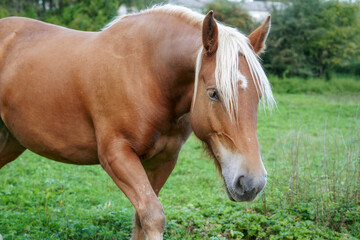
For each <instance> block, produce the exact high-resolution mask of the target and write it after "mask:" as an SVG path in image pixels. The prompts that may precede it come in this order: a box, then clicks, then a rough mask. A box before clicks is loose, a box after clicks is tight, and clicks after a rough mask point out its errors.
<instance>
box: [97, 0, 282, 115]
mask: <svg viewBox="0 0 360 240" xmlns="http://www.w3.org/2000/svg"><path fill="white" fill-rule="evenodd" d="M154 13H164V14H169V15H172V16H175V17H178V18H181V19H183V20H184V21H186V22H188V23H189V24H192V25H194V26H197V27H199V28H200V29H201V28H202V22H203V20H204V17H205V16H204V15H202V14H199V13H196V12H194V11H192V10H190V9H188V8H185V7H180V6H175V5H170V4H166V5H163V6H155V7H152V8H150V9H147V10H144V11H141V12H139V13H134V14H130V15H125V16H118V17H116V18H115V19H114V20H113V21H112V22H110V23H109V24H107V25H106V26H105V27H104V29H107V28H110V27H111V26H113V25H114V24H116V23H117V22H118V21H120V20H121V19H123V18H125V17H127V16H132V15H139V14H154ZM217 24H218V30H219V35H218V36H219V39H218V48H217V51H216V67H215V73H214V74H215V80H216V86H217V88H218V91H219V92H220V94H221V97H222V101H223V103H224V106H225V108H226V110H227V112H228V113H229V115H230V117H231V119H232V120H235V119H236V118H237V114H238V113H237V109H238V94H239V91H238V84H240V87H242V88H244V89H246V87H247V85H248V84H247V79H246V78H245V76H244V75H243V74H242V73H240V72H239V70H238V66H239V53H240V54H242V55H244V56H245V59H246V62H247V63H248V65H249V69H250V73H251V76H252V79H253V81H254V85H255V87H256V91H257V93H258V96H259V98H261V103H262V104H263V105H265V106H266V107H269V108H270V109H271V108H272V107H273V106H275V105H276V102H275V99H274V97H273V94H272V91H271V87H270V83H269V80H268V78H267V77H266V74H265V72H264V70H263V68H262V66H261V64H260V61H259V57H258V55H257V54H255V52H254V50H253V49H252V48H251V47H250V42H249V39H248V38H247V37H246V36H245V35H243V34H242V33H240V32H239V31H238V30H237V29H235V28H231V27H227V26H225V25H223V24H221V23H217ZM202 56H203V54H202V48H201V49H200V50H199V52H198V56H197V60H196V70H195V90H194V93H196V92H197V86H198V82H199V72H200V69H201V64H202ZM195 96H196V94H194V98H193V104H194V103H195V100H196V99H195Z"/></svg>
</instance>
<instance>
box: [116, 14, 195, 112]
mask: <svg viewBox="0 0 360 240" xmlns="http://www.w3.org/2000/svg"><path fill="white" fill-rule="evenodd" d="M122 21H126V22H129V24H130V26H131V29H130V30H129V31H130V32H129V34H134V36H135V35H136V36H140V38H142V40H141V41H144V43H146V45H145V47H146V48H149V52H150V54H149V56H150V61H149V62H150V64H151V68H152V71H153V72H155V73H156V81H159V82H158V83H159V86H160V87H161V88H162V92H163V94H164V96H165V97H166V98H167V99H168V101H169V103H170V104H171V105H172V106H171V107H172V109H173V111H174V113H173V114H174V115H176V116H181V115H183V114H184V113H187V112H189V111H190V106H191V101H192V95H193V89H194V79H195V64H196V57H197V54H198V51H199V49H200V47H201V29H200V28H199V26H196V25H191V24H189V23H187V22H186V21H183V20H181V19H179V18H178V17H175V16H169V15H165V14H158V15H156V14H144V15H139V16H136V15H135V16H128V17H126V18H124V19H123V20H122ZM113 27H114V30H115V29H116V26H115V25H114V26H113Z"/></svg>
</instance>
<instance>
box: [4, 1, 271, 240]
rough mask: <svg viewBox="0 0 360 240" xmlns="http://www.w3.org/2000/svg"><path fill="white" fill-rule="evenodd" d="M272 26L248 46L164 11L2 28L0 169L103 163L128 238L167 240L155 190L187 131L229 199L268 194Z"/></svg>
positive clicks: (225, 30)
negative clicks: (264, 113) (28, 154)
mask: <svg viewBox="0 0 360 240" xmlns="http://www.w3.org/2000/svg"><path fill="white" fill-rule="evenodd" d="M269 30H270V17H268V18H267V19H266V20H265V21H264V22H263V23H262V24H261V25H260V26H259V27H258V28H257V29H256V30H255V31H254V32H252V33H251V34H250V35H249V36H247V37H246V36H245V35H243V34H242V33H240V32H239V31H238V30H236V29H235V28H231V27H227V26H225V25H223V24H221V23H219V22H217V21H216V20H215V19H214V13H213V11H209V12H208V14H207V15H206V16H204V15H202V14H199V13H195V12H193V11H191V10H189V9H187V8H184V7H179V6H172V5H163V6H157V7H154V8H150V9H147V10H144V11H142V12H140V13H135V14H130V15H126V16H122V17H117V18H115V20H113V21H112V22H110V23H109V24H108V25H107V26H106V27H104V29H102V30H101V31H99V32H84V31H77V30H71V29H67V28H64V27H60V26H56V25H52V24H48V23H44V22H41V21H37V20H32V19H26V18H21V17H9V18H4V19H1V20H0V113H1V119H0V168H1V167H3V166H4V165H5V164H7V163H9V162H11V161H13V160H14V159H16V158H17V157H18V156H19V155H20V154H21V153H22V152H23V151H24V150H25V149H29V150H30V151H32V152H34V153H37V154H39V155H41V156H44V157H46V158H49V159H52V160H55V161H60V162H64V163H70V164H78V165H89V164H100V165H101V166H102V168H103V169H104V170H105V171H106V172H107V174H108V175H109V176H110V177H111V178H112V179H113V181H114V182H115V184H116V185H117V186H118V187H119V188H120V189H121V191H122V192H123V193H124V194H125V195H126V196H127V198H128V199H129V200H130V201H131V203H132V205H133V206H134V208H135V216H134V226H133V233H132V239H149V240H154V239H162V238H163V231H164V227H165V214H164V210H163V207H162V205H161V203H160V201H159V199H158V194H159V191H160V189H161V188H162V187H163V185H164V184H165V182H166V180H167V178H168V177H169V175H170V173H171V172H172V170H173V169H174V167H175V164H176V162H177V158H178V154H179V151H180V149H181V147H182V145H183V144H184V142H185V141H186V139H187V138H188V137H189V135H190V134H191V132H194V134H195V135H196V136H197V138H199V139H200V140H201V141H202V142H203V143H204V146H205V148H206V149H207V150H208V151H209V152H210V154H211V156H212V157H213V159H214V163H215V165H216V166H217V168H218V170H219V173H220V175H221V176H222V178H223V181H224V186H225V189H226V192H227V194H228V197H229V199H230V200H232V201H238V202H240V201H252V200H253V199H254V198H255V197H256V196H257V195H258V193H259V192H260V191H261V190H262V189H263V188H264V186H265V184H266V170H265V168H264V165H263V163H262V160H261V155H260V147H259V142H258V139H257V133H256V127H257V109H258V105H260V104H264V105H265V106H268V107H271V106H273V105H274V104H276V102H275V100H274V98H273V95H272V91H271V87H270V83H269V81H268V79H267V77H266V74H265V73H264V70H263V69H262V66H261V64H260V60H259V54H260V53H261V52H262V51H263V49H264V47H265V40H266V38H267V36H268V33H269Z"/></svg>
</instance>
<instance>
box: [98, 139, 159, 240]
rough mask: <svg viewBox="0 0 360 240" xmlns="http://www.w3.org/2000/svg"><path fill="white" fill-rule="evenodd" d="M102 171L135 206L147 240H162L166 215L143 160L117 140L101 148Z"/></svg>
mask: <svg viewBox="0 0 360 240" xmlns="http://www.w3.org/2000/svg"><path fill="white" fill-rule="evenodd" d="M99 158H100V163H101V165H102V167H103V168H104V169H105V171H106V172H107V173H108V174H109V175H110V177H111V178H112V179H113V180H114V182H115V183H116V185H117V186H118V187H119V188H120V189H121V190H122V191H123V192H124V193H125V195H126V196H127V197H128V198H129V200H130V201H131V203H132V204H133V205H134V207H135V210H136V213H137V215H138V218H139V224H140V225H141V227H142V229H143V231H144V233H145V237H146V239H149V240H159V239H162V232H163V230H164V227H165V214H164V210H163V207H162V205H161V203H160V201H159V199H158V198H157V196H156V194H155V192H154V191H153V188H152V186H151V184H150V182H149V179H148V177H147V175H146V172H145V170H144V168H143V166H142V165H141V162H140V159H139V157H138V156H137V155H136V154H135V153H134V152H133V150H132V149H131V147H130V146H128V145H127V144H126V143H124V142H122V141H121V140H114V141H112V142H110V143H108V144H106V146H99Z"/></svg>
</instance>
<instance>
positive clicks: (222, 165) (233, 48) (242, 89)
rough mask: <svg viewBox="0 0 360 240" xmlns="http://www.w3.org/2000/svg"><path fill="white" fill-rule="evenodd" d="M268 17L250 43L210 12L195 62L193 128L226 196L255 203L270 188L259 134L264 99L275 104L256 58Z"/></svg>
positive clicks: (268, 22)
mask: <svg viewBox="0 0 360 240" xmlns="http://www.w3.org/2000/svg"><path fill="white" fill-rule="evenodd" d="M269 29H270V18H269V17H268V19H266V21H265V22H264V23H263V24H262V25H261V26H260V27H259V28H258V29H256V30H255V31H254V32H253V33H252V34H251V35H249V37H248V38H246V37H245V36H244V35H242V34H241V33H239V32H237V31H236V30H235V29H232V28H228V27H225V26H223V25H220V24H217V23H216V22H215V20H214V18H213V13H212V12H209V13H208V14H207V15H206V17H205V19H204V22H203V29H202V40H203V48H202V50H201V51H200V53H199V55H198V58H197V66H196V69H197V70H196V80H195V90H194V99H193V103H192V110H191V125H192V128H193V131H194V132H195V134H196V136H197V137H198V138H200V139H201V140H202V141H203V142H204V143H205V145H206V147H207V148H208V150H209V152H210V153H211V155H212V156H213V157H214V158H215V163H216V165H217V166H218V168H219V171H220V172H221V174H222V176H223V179H224V182H225V185H226V190H227V193H228V196H229V198H230V199H231V200H234V201H251V200H253V199H254V198H255V197H256V195H257V194H258V193H259V192H260V191H261V190H262V189H263V188H264V186H265V184H266V170H265V168H264V165H263V163H262V160H261V155H260V147H259V142H258V139H257V134H256V123H257V108H258V104H259V101H260V99H261V98H263V99H262V101H265V102H267V103H269V104H273V103H274V99H273V96H272V92H271V89H270V84H269V82H268V80H267V78H266V76H265V73H264V71H263V70H262V68H261V65H260V63H259V61H258V58H257V53H259V52H260V51H261V50H262V49H263V47H264V42H265V40H266V37H267V34H268V32H269Z"/></svg>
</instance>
